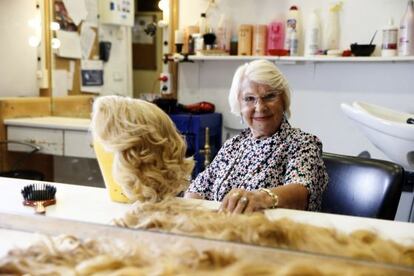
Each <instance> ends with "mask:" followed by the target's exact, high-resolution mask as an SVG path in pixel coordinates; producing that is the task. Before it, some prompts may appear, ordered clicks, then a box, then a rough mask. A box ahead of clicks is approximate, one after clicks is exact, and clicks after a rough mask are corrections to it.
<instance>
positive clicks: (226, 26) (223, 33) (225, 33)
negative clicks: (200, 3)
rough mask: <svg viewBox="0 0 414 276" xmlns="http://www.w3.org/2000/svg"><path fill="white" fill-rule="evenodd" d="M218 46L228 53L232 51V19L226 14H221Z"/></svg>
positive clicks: (218, 27)
mask: <svg viewBox="0 0 414 276" xmlns="http://www.w3.org/2000/svg"><path fill="white" fill-rule="evenodd" d="M216 36H217V48H218V49H220V50H223V51H224V52H226V53H229V52H230V41H231V21H230V19H229V18H228V17H227V16H225V15H221V17H220V20H219V24H218V26H217V31H216Z"/></svg>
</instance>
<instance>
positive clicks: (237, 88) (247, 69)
mask: <svg viewBox="0 0 414 276" xmlns="http://www.w3.org/2000/svg"><path fill="white" fill-rule="evenodd" d="M244 79H247V80H248V81H251V82H255V83H258V84H264V85H269V86H270V87H271V88H272V89H277V90H281V91H283V94H282V99H283V103H284V108H285V111H284V112H285V115H286V116H287V117H290V89H289V85H288V82H287V80H286V78H285V76H284V75H283V74H282V72H280V70H279V69H278V68H277V67H276V65H274V64H273V63H272V62H270V61H268V60H264V59H260V60H255V61H252V62H249V63H245V64H244V65H241V66H239V68H237V70H236V72H235V73H234V77H233V82H232V84H231V88H230V93H229V105H230V111H231V112H232V113H233V114H235V115H237V116H240V115H241V114H240V97H239V96H240V92H241V89H242V87H241V86H242V83H243V80H244Z"/></svg>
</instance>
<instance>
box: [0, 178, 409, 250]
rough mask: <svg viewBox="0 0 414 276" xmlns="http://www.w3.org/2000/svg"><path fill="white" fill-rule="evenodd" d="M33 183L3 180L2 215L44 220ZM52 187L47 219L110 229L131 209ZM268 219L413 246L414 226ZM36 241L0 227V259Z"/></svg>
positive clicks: (278, 212) (97, 195)
mask: <svg viewBox="0 0 414 276" xmlns="http://www.w3.org/2000/svg"><path fill="white" fill-rule="evenodd" d="M31 183H36V182H35V181H31V180H23V179H14V178H4V177H0V190H1V193H0V213H9V214H24V215H29V216H41V215H36V214H34V209H33V207H27V206H23V204H22V201H23V198H22V195H21V192H20V191H21V189H22V188H23V187H24V186H25V185H27V184H31ZM42 183H47V182H42ZM51 184H53V185H55V186H56V188H57V192H56V201H57V203H56V204H55V205H52V206H49V207H47V208H46V216H47V217H51V218H60V219H67V220H76V221H81V222H91V223H97V224H106V225H108V224H110V223H111V221H112V219H113V218H118V217H122V216H123V214H124V213H125V212H126V211H127V210H128V208H129V205H128V204H123V203H116V202H112V201H111V200H110V198H109V193H108V192H107V190H106V189H104V188H96V187H87V186H80V185H71V184H64V183H51ZM183 200H186V199H183ZM197 202H198V203H201V204H203V205H204V206H205V207H207V208H211V209H215V208H217V207H218V206H219V203H218V202H212V201H204V200H197ZM266 215H267V216H268V217H269V218H271V219H277V218H284V217H286V218H290V219H292V220H295V221H298V222H305V223H310V224H314V225H318V226H327V227H333V228H336V229H338V230H339V231H344V232H350V231H353V230H356V229H367V230H372V231H374V232H376V233H378V234H380V235H381V236H382V237H384V238H389V239H393V240H395V241H397V242H400V243H403V244H414V224H412V223H406V222H397V221H386V220H379V219H368V218H360V217H351V216H342V215H333V214H324V213H317V212H306V211H298V210H289V209H275V210H268V211H266ZM34 238H35V236H34V235H33V234H31V233H21V232H15V231H11V230H10V229H2V228H1V227H0V256H1V255H3V254H5V253H6V252H7V250H8V249H10V248H12V247H13V246H15V245H24V244H26V243H27V242H28V241H31V240H33V239H34Z"/></svg>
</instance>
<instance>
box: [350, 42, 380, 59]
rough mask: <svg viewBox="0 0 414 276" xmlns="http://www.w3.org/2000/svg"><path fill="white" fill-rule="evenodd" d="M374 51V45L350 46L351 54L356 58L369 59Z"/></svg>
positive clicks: (356, 44)
mask: <svg viewBox="0 0 414 276" xmlns="http://www.w3.org/2000/svg"><path fill="white" fill-rule="evenodd" d="M374 50H375V44H358V43H353V44H351V52H352V54H353V55H354V56H357V57H369V56H370V55H372V53H373V52H374Z"/></svg>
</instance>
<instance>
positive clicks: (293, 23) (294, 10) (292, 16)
mask: <svg viewBox="0 0 414 276" xmlns="http://www.w3.org/2000/svg"><path fill="white" fill-rule="evenodd" d="M293 30H295V31H296V38H297V39H298V33H299V10H298V7H297V6H291V7H290V9H289V12H288V15H287V18H286V38H285V49H287V50H290V49H291V46H290V41H291V38H290V37H291V33H292V32H293Z"/></svg>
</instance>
